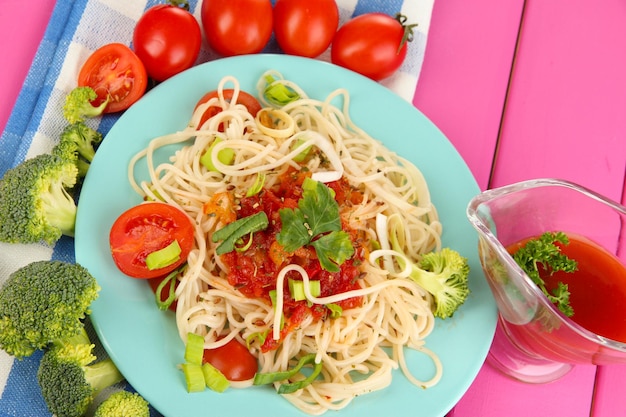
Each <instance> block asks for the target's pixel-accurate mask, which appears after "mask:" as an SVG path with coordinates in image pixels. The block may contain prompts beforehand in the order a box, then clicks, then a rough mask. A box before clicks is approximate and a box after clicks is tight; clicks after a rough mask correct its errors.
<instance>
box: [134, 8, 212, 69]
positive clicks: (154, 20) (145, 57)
mask: <svg viewBox="0 0 626 417" xmlns="http://www.w3.org/2000/svg"><path fill="white" fill-rule="evenodd" d="M201 43H202V32H201V30H200V25H199V24H198V21H197V20H196V18H195V17H194V16H193V15H192V14H191V13H189V12H188V11H187V10H185V9H183V8H182V7H179V6H173V5H171V4H159V5H156V6H152V7H151V8H149V9H148V10H147V11H146V12H145V13H144V14H143V16H141V18H140V19H139V21H138V22H137V25H136V26H135V31H134V32H133V48H134V49H135V53H136V54H137V56H138V57H139V59H141V61H142V62H143V64H144V65H145V67H146V71H147V72H148V75H149V76H150V77H152V78H153V79H155V80H156V81H164V80H166V79H168V78H170V77H171V76H173V75H176V74H178V73H179V72H181V71H184V70H186V69H188V68H191V66H193V64H195V62H196V59H197V58H198V54H199V53H200V44H201Z"/></svg>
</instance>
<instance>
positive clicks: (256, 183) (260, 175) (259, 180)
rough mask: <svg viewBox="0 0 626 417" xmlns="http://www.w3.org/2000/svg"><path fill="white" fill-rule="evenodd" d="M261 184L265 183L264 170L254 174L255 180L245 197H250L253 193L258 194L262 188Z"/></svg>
mask: <svg viewBox="0 0 626 417" xmlns="http://www.w3.org/2000/svg"><path fill="white" fill-rule="evenodd" d="M263 185H265V172H259V173H258V174H257V175H256V180H255V181H254V184H252V187H250V189H249V190H248V192H247V193H246V197H252V196H253V195H256V194H258V193H259V192H261V190H262V189H263Z"/></svg>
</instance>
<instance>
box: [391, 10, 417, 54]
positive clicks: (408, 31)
mask: <svg viewBox="0 0 626 417" xmlns="http://www.w3.org/2000/svg"><path fill="white" fill-rule="evenodd" d="M407 19H408V18H407V17H406V16H405V15H403V14H402V13H397V14H396V20H397V21H398V23H400V25H402V28H403V29H404V34H403V35H402V41H400V45H398V50H397V51H396V54H399V53H400V50H401V49H402V47H403V46H404V44H405V43H407V42H412V41H413V35H414V34H413V28H415V27H417V23H412V24H409V25H407V24H406V21H407Z"/></svg>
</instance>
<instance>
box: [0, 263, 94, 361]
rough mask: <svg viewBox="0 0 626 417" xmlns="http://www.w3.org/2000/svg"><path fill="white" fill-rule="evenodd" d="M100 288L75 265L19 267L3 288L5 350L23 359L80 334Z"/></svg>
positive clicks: (0, 328) (0, 336) (0, 327)
mask: <svg viewBox="0 0 626 417" xmlns="http://www.w3.org/2000/svg"><path fill="white" fill-rule="evenodd" d="M99 290H100V287H99V285H98V283H97V282H96V279H95V278H94V277H93V275H91V274H90V273H89V271H88V270H87V269H86V268H84V267H83V266H81V265H78V264H75V263H67V262H61V261H36V262H32V263H30V264H28V265H26V266H24V267H22V268H20V269H18V270H17V271H15V272H13V273H12V274H11V275H10V276H9V278H7V280H6V281H5V282H4V284H3V285H2V287H0V348H2V349H3V350H5V351H6V352H7V353H9V354H10V355H13V356H15V357H17V358H22V357H25V356H30V355H31V354H33V352H35V351H36V350H38V349H43V348H46V347H48V346H49V345H50V344H51V343H53V342H55V341H59V340H64V339H68V338H71V337H73V336H75V335H79V334H80V332H81V331H83V322H82V321H81V320H82V319H83V318H84V317H85V315H86V314H88V313H89V306H90V305H91V303H92V302H93V300H95V299H96V298H97V297H98V291H99Z"/></svg>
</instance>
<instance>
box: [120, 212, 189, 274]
mask: <svg viewBox="0 0 626 417" xmlns="http://www.w3.org/2000/svg"><path fill="white" fill-rule="evenodd" d="M174 240H176V241H178V245H179V246H180V249H181V252H180V256H179V258H178V260H177V261H176V262H174V263H171V264H169V265H167V266H164V267H162V268H157V269H152V270H151V269H149V268H148V266H147V265H146V257H147V256H148V254H150V253H152V252H155V251H158V250H160V249H163V248H165V247H167V246H169V245H170V244H171V243H172V242H174ZM193 243H194V226H193V223H192V221H191V219H190V218H189V217H188V216H187V214H185V213H183V212H182V211H180V210H179V209H178V208H176V207H174V206H171V205H169V204H165V203H157V202H154V203H144V204H139V205H137V206H134V207H131V208H130V209H128V210H126V211H125V212H124V213H122V214H121V215H120V216H119V217H118V218H117V220H115V222H114V223H113V226H111V231H110V232H109V244H110V246H111V255H112V257H113V261H114V262H115V264H116V265H117V267H118V268H119V270H120V271H122V272H123V273H124V274H126V275H128V276H130V277H133V278H155V277H162V276H165V275H166V274H168V273H170V272H171V271H173V270H174V269H176V268H178V267H179V266H180V265H182V264H183V263H184V262H186V261H187V256H188V255H189V252H190V251H191V248H192V247H193Z"/></svg>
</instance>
